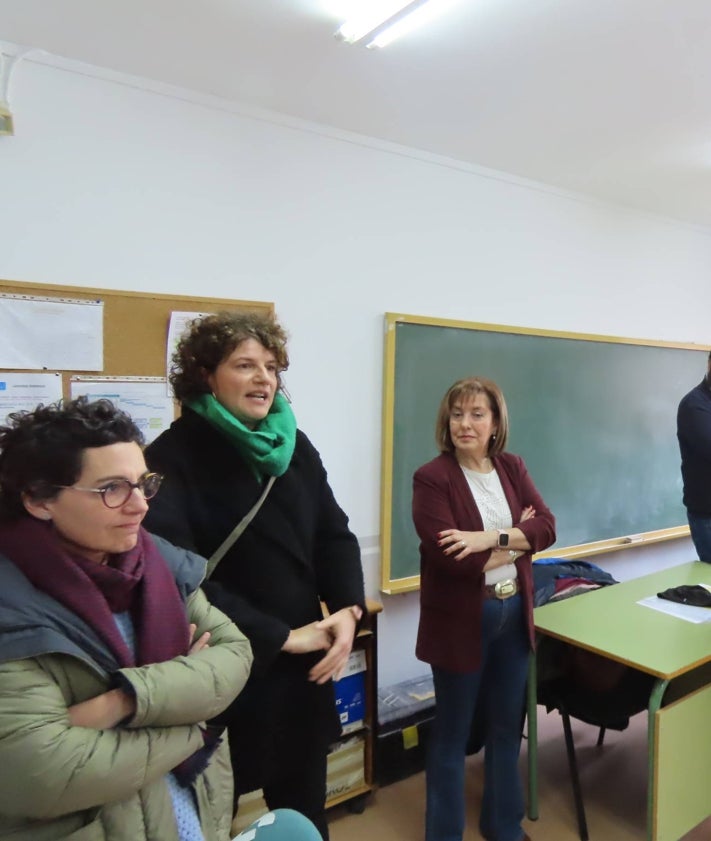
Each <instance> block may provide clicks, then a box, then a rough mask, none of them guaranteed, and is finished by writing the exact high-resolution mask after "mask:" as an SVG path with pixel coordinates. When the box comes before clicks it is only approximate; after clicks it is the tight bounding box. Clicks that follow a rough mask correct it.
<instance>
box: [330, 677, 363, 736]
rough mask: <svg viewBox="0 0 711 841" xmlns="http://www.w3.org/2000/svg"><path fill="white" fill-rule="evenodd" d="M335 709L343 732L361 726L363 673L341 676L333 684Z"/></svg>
mask: <svg viewBox="0 0 711 841" xmlns="http://www.w3.org/2000/svg"><path fill="white" fill-rule="evenodd" d="M335 687H336V710H337V711H338V715H339V717H340V719H341V726H342V728H343V732H344V733H349V732H351V731H353V730H357V729H358V728H359V727H362V726H363V720H364V718H365V673H364V672H357V673H356V674H353V675H348V677H343V678H341V679H340V680H339V681H337V682H336V684H335Z"/></svg>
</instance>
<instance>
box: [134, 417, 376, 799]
mask: <svg viewBox="0 0 711 841" xmlns="http://www.w3.org/2000/svg"><path fill="white" fill-rule="evenodd" d="M145 455H146V461H147V463H148V465H149V467H150V469H151V470H155V471H157V472H160V473H163V474H164V475H165V480H164V482H163V486H162V487H161V490H160V493H159V494H158V495H157V496H156V498H155V499H153V500H151V504H150V510H149V512H148V515H147V517H146V520H145V525H146V528H147V529H148V530H149V531H152V532H155V533H156V534H159V535H161V536H163V537H166V538H167V539H168V540H170V541H172V542H173V543H176V544H177V545H179V546H184V547H185V548H188V549H191V550H193V551H195V552H198V553H199V554H201V555H203V556H205V557H208V558H209V557H210V555H211V554H212V553H213V552H214V551H215V550H216V549H217V547H218V546H219V545H220V544H221V543H222V541H223V540H224V539H225V538H226V537H227V535H228V534H229V533H230V532H231V531H232V529H233V528H234V527H235V525H237V523H238V522H239V520H240V519H241V518H242V517H243V516H244V514H245V513H246V512H247V511H248V510H249V509H250V508H251V507H252V506H253V505H254V503H255V502H256V501H257V499H258V498H259V495H260V493H261V490H262V487H263V486H262V484H261V483H260V482H259V481H258V480H257V478H256V477H255V476H254V474H253V473H252V471H251V470H250V468H249V467H248V466H247V464H246V462H245V461H244V460H243V459H242V458H241V456H240V455H239V453H238V451H237V449H236V448H235V447H234V446H233V445H232V444H231V443H230V442H229V441H228V440H227V439H226V438H225V436H224V435H223V434H222V433H221V432H219V431H218V430H216V429H215V428H213V427H212V426H211V425H210V424H209V423H207V421H205V420H204V419H203V418H201V417H200V416H199V415H197V414H196V413H195V412H192V411H191V410H190V409H184V410H183V414H182V416H181V418H180V419H179V420H177V421H175V422H174V423H173V424H172V425H171V427H170V429H169V430H167V431H166V432H164V433H163V434H162V435H160V436H159V437H158V438H157V439H156V440H155V441H154V442H153V443H152V444H151V445H150V446H149V447H148V448H147V449H146V454H145ZM203 586H204V589H205V591H206V593H207V595H208V597H209V598H210V600H211V601H212V602H213V604H215V606H216V607H218V608H220V609H221V610H222V611H224V612H225V613H227V615H228V616H230V618H231V619H232V620H233V621H234V622H235V623H236V624H237V625H238V627H239V628H240V629H241V630H242V632H243V633H244V634H245V635H246V636H247V637H248V639H249V641H250V643H251V644H252V649H253V652H254V656H255V662H254V666H253V671H252V676H251V677H250V680H249V682H248V684H247V687H246V688H245V689H244V691H243V692H242V693H241V695H240V696H239V697H238V698H237V700H236V701H235V702H234V704H233V705H232V707H231V708H230V709H229V710H228V711H227V713H226V714H225V720H226V721H228V722H229V726H230V742H231V747H232V754H233V765H234V768H235V779H236V784H237V787H238V791H249V790H251V789H253V788H258V787H260V786H262V785H263V784H264V782H265V781H268V780H270V779H274V778H275V777H276V776H277V775H279V773H280V772H284V771H286V770H288V768H289V767H297V768H298V764H299V762H300V758H301V756H302V755H303V752H310V751H312V750H318V751H319V752H321V751H324V750H325V749H326V746H327V745H328V744H329V743H330V742H332V741H333V740H334V739H336V738H337V737H338V736H339V734H340V724H339V722H338V718H337V715H336V711H335V704H334V697H333V685H332V684H331V683H330V682H329V683H327V684H325V685H323V686H317V685H316V684H314V683H312V682H310V681H308V679H307V675H308V671H309V669H310V668H311V666H312V665H313V664H314V663H315V662H317V660H318V659H320V657H321V656H323V654H322V653H320V652H319V653H315V654H308V655H292V654H282V653H281V647H282V645H283V644H284V642H285V640H286V638H287V636H288V634H289V630H290V629H292V628H298V627H300V626H302V625H306V624H308V623H309V622H313V621H314V620H317V619H320V618H321V616H322V614H321V605H320V602H321V601H324V602H325V603H326V605H327V606H328V608H329V610H330V611H331V612H334V611H336V610H339V609H340V608H342V607H346V606H348V605H352V604H360V605H364V601H365V597H364V592H363V573H362V568H361V562H360V550H359V547H358V542H357V540H356V538H355V535H353V533H352V532H351V531H350V529H349V528H348V518H347V517H346V515H345V514H344V512H343V511H342V510H341V508H340V507H339V506H338V503H337V502H336V500H335V498H334V496H333V492H332V491H331V488H330V486H329V484H328V479H327V476H326V471H325V470H324V468H323V465H322V463H321V459H320V457H319V454H318V452H317V451H316V449H315V448H314V447H313V445H312V444H311V442H310V441H309V440H308V438H307V437H306V436H305V435H304V434H303V433H302V432H300V431H299V432H297V438H296V448H295V451H294V455H293V457H292V459H291V463H290V465H289V467H288V469H287V471H286V473H284V475H283V476H280V477H279V478H278V479H277V480H276V482H275V483H274V485H273V486H272V489H271V490H270V492H269V495H268V496H267V498H266V500H265V501H264V504H263V505H262V507H261V508H260V510H259V512H258V513H257V515H256V517H255V518H254V519H253V520H252V522H251V523H250V525H249V526H248V528H247V529H246V531H245V532H244V533H243V534H242V535H241V536H240V538H239V539H238V540H237V542H236V543H235V544H234V545H233V546H232V548H231V549H230V551H229V552H228V553H227V554H226V555H225V557H224V558H223V559H222V560H221V561H220V563H219V564H218V566H217V568H216V569H215V571H214V573H213V575H212V577H211V579H210V581H209V582H206V583H205V584H204V585H203Z"/></svg>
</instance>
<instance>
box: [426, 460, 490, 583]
mask: <svg viewBox="0 0 711 841" xmlns="http://www.w3.org/2000/svg"><path fill="white" fill-rule="evenodd" d="M453 509H454V505H453V502H452V488H451V487H450V482H449V480H448V478H447V476H446V475H445V473H444V472H443V469H442V468H441V467H440V466H439V465H435V464H434V463H433V462H429V463H428V464H425V465H423V466H422V467H421V468H419V470H417V471H415V475H414V477H413V480H412V521H413V523H414V525H415V531H416V532H417V536H418V537H419V538H420V541H421V549H422V552H423V554H424V557H426V559H427V562H428V563H430V564H433V565H434V566H435V567H436V568H438V569H440V570H441V571H442V572H445V573H446V574H447V575H453V576H458V577H462V578H473V579H476V580H478V579H479V577H480V576H481V575H482V574H483V572H484V566H485V564H486V563H487V561H488V560H489V558H490V556H491V549H485V550H484V551H483V552H471V553H470V554H469V555H467V556H466V557H465V558H463V559H462V560H461V561H457V560H455V558H454V555H446V554H445V553H444V547H442V546H440V545H439V533H440V532H441V531H445V530H446V529H460V530H462V531H481V530H482V529H483V526H482V524H481V519H480V518H479V520H478V522H477V524H476V526H475V525H474V523H473V522H471V521H470V522H464V520H463V519H462V516H461V514H462V512H461V511H460V512H459V514H460V517H459V521H458V518H457V515H456V514H455V511H454V510H453ZM475 514H476V516H477V517H478V516H479V515H478V511H476V506H475V505H474V511H472V512H470V514H469V516H470V518H471V517H474V516H475ZM455 554H456V553H455Z"/></svg>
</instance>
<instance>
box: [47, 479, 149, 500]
mask: <svg viewBox="0 0 711 841" xmlns="http://www.w3.org/2000/svg"><path fill="white" fill-rule="evenodd" d="M162 481H163V477H162V476H161V474H160V473H146V475H145V476H141V478H140V479H139V480H138V481H137V482H129V481H128V479H114V480H113V481H111V482H109V483H108V485H104V487H103V488H81V487H79V485H55V487H57V488H61V489H62V490H65V491H84V492H85V493H91V494H101V500H102V502H103V503H104V505H105V506H106V507H107V508H120V507H121V506H122V505H125V504H126V503H127V502H128V501H129V499H130V498H131V494H132V493H133V492H134V490H136V489H138V490H139V491H140V492H141V494H142V495H143V498H144V499H153V497H154V496H155V495H156V494H157V493H158V490H159V488H160V484H161V482H162Z"/></svg>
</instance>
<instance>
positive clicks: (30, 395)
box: [0, 371, 62, 424]
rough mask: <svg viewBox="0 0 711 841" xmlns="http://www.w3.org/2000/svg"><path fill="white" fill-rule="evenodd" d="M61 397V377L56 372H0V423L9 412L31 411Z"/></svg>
mask: <svg viewBox="0 0 711 841" xmlns="http://www.w3.org/2000/svg"><path fill="white" fill-rule="evenodd" d="M61 397H62V378H61V376H60V375H59V374H58V373H57V374H14V373H10V372H9V371H6V372H0V423H2V424H4V423H5V422H6V421H7V416H8V415H9V414H10V412H31V411H32V410H33V409H35V408H36V407H37V406H39V404H40V403H44V405H45V406H46V405H47V404H48V403H55V402H56V401H57V400H59V399H61Z"/></svg>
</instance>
